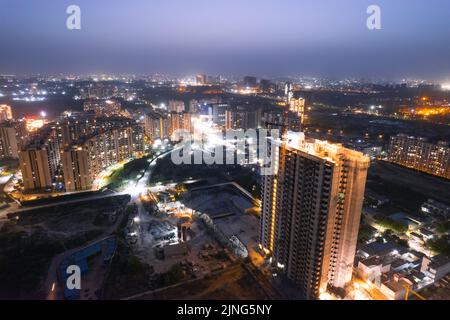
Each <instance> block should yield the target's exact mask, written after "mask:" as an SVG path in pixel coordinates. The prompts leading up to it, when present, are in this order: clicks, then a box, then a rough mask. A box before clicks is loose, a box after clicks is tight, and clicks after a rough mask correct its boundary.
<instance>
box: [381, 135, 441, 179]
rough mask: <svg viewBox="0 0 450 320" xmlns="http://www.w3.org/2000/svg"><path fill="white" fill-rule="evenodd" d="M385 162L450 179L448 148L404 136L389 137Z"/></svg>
mask: <svg viewBox="0 0 450 320" xmlns="http://www.w3.org/2000/svg"><path fill="white" fill-rule="evenodd" d="M387 160H388V161H389V162H392V163H396V164H399V165H401V166H405V167H408V168H411V169H415V170H419V171H422V172H426V173H429V174H432V175H435V176H439V177H442V178H446V179H450V146H449V145H448V143H446V142H439V143H437V144H433V143H430V142H428V141H427V140H425V139H423V138H415V137H410V136H407V135H404V134H399V135H397V136H393V137H391V141H390V144H389V149H388V157H387Z"/></svg>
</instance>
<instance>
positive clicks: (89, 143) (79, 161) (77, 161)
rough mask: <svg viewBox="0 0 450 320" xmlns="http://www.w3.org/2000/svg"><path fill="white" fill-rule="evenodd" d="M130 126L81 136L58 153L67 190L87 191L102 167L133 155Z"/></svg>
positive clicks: (131, 128) (133, 145)
mask: <svg viewBox="0 0 450 320" xmlns="http://www.w3.org/2000/svg"><path fill="white" fill-rule="evenodd" d="M133 132H134V127H133V126H128V127H119V128H113V129H109V130H106V131H103V132H97V133H94V134H92V135H90V136H87V137H84V138H83V139H82V140H81V141H80V142H79V143H78V144H76V145H73V146H71V147H69V148H66V149H65V150H64V152H63V153H62V164H63V170H64V183H65V187H66V190H67V191H75V190H87V189H90V188H91V187H92V184H93V182H94V180H95V178H96V177H97V176H98V174H99V173H100V172H102V171H103V170H104V169H105V168H107V167H109V166H111V165H114V164H116V163H119V162H121V161H124V160H126V159H129V158H131V157H133V156H135V154H136V152H139V150H136V149H135V148H136V146H137V145H139V143H135V142H134V141H133V137H134V134H133Z"/></svg>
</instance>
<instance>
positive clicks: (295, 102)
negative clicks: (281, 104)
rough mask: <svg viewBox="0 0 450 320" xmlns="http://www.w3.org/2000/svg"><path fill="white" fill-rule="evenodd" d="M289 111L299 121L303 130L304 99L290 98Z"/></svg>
mask: <svg viewBox="0 0 450 320" xmlns="http://www.w3.org/2000/svg"><path fill="white" fill-rule="evenodd" d="M289 110H291V111H292V112H294V113H295V114H296V115H297V116H298V117H299V119H300V124H301V126H302V128H303V123H304V121H305V99H303V98H291V101H290V103H289Z"/></svg>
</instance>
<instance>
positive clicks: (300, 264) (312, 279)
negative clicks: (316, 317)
mask: <svg viewBox="0 0 450 320" xmlns="http://www.w3.org/2000/svg"><path fill="white" fill-rule="evenodd" d="M290 135H292V134H290ZM296 137H297V138H296V139H295V140H296V142H295V143H289V144H288V145H287V147H286V148H285V150H284V151H283V148H280V147H277V148H276V152H275V155H274V159H275V161H276V162H275V163H276V169H275V175H273V176H265V177H264V180H263V190H262V201H263V208H262V218H261V226H260V246H261V249H262V250H263V251H264V252H265V253H266V254H268V255H271V257H272V261H273V263H274V264H276V265H277V266H278V267H279V268H280V269H281V270H282V272H284V273H285V274H286V276H287V277H288V278H289V279H290V280H292V281H293V282H294V283H295V284H296V285H297V286H298V287H299V289H300V294H301V296H302V298H303V299H317V298H318V297H319V296H320V294H321V293H322V292H324V291H325V290H326V289H327V288H328V287H337V288H344V287H345V285H346V284H347V283H348V282H349V281H350V280H351V278H352V270H353V269H352V268H353V262H354V257H355V251H356V242H357V237H358V229H359V223H360V217H361V209H362V204H363V197H364V189H365V183H366V176H367V169H368V167H369V159H368V158H367V157H365V156H363V155H362V154H361V153H359V152H356V151H353V150H349V149H346V148H344V147H342V146H341V145H335V144H330V143H328V142H326V141H319V140H315V141H311V142H307V141H306V140H305V139H304V135H303V134H298V135H297V136H296ZM299 137H300V138H299Z"/></svg>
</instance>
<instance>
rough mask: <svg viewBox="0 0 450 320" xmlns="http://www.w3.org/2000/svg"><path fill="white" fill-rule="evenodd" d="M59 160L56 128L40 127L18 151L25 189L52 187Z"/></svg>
mask: <svg viewBox="0 0 450 320" xmlns="http://www.w3.org/2000/svg"><path fill="white" fill-rule="evenodd" d="M59 161H60V153H59V145H58V139H57V134H56V130H55V129H53V128H50V127H47V128H44V129H42V130H41V131H40V132H39V134H37V135H36V136H35V137H34V138H33V139H32V140H31V141H30V142H29V143H28V144H27V145H26V146H24V147H23V148H22V150H20V152H19V163H20V170H21V171H22V177H23V183H24V186H25V190H26V191H33V190H34V191H38V190H43V189H48V188H52V186H53V182H54V181H55V178H56V172H57V169H58V164H59Z"/></svg>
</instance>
